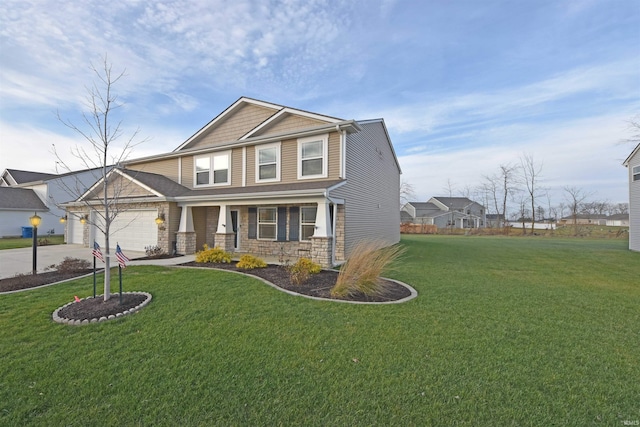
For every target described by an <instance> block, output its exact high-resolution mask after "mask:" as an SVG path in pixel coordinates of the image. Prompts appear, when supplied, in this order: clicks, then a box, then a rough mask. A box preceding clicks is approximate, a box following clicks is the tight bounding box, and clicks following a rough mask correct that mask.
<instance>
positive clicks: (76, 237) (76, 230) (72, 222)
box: [67, 212, 84, 245]
mask: <svg viewBox="0 0 640 427" xmlns="http://www.w3.org/2000/svg"><path fill="white" fill-rule="evenodd" d="M80 215H81V214H80V213H79V212H75V213H74V212H70V213H69V215H67V217H68V218H67V243H69V244H72V245H82V244H83V243H84V242H83V239H82V237H83V233H82V231H83V229H84V224H82V223H81V222H80V218H79V217H80Z"/></svg>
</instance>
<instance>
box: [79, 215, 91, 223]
mask: <svg viewBox="0 0 640 427" xmlns="http://www.w3.org/2000/svg"><path fill="white" fill-rule="evenodd" d="M88 220H89V215H82V216H81V217H80V224H86V223H87V221H88Z"/></svg>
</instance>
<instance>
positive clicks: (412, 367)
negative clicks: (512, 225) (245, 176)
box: [0, 236, 640, 426]
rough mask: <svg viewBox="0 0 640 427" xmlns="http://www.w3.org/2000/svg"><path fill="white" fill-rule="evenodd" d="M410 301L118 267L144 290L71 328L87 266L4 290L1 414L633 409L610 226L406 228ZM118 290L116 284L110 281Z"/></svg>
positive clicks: (480, 414) (30, 418) (179, 418)
mask: <svg viewBox="0 0 640 427" xmlns="http://www.w3.org/2000/svg"><path fill="white" fill-rule="evenodd" d="M403 243H404V244H405V245H406V247H407V252H406V254H405V257H404V259H403V261H402V262H401V266H400V267H401V268H400V269H399V270H398V271H397V272H396V273H394V277H395V278H397V279H399V280H403V281H405V282H407V283H410V284H411V285H413V286H414V287H415V288H416V289H417V290H418V292H419V296H418V298H417V299H414V300H412V301H410V302H408V303H404V304H399V305H387V306H371V305H368V306H363V305H349V304H341V303H331V302H322V301H313V300H308V299H305V298H300V297H293V296H290V295H287V294H285V293H282V292H279V291H277V290H275V289H272V288H270V287H268V286H266V285H264V284H263V283H261V282H259V281H257V280H254V279H249V278H245V277H243V276H239V275H234V274H232V273H228V272H216V271H203V270H191V269H188V270H187V269H168V268H162V267H132V268H127V269H126V270H125V277H124V288H125V291H132V290H144V291H148V292H151V293H152V294H153V301H152V302H151V304H149V305H148V306H147V307H145V308H144V309H143V310H142V311H141V312H139V313H138V314H135V315H132V316H128V317H126V318H124V319H121V320H118V321H112V322H107V323H104V324H96V325H90V326H84V327H69V326H65V325H59V324H55V323H53V322H52V321H51V313H52V312H53V311H54V310H55V309H56V308H57V307H59V306H61V305H63V304H65V303H67V302H69V301H71V300H72V299H73V296H74V295H78V296H80V297H84V296H88V295H90V294H91V286H92V285H91V280H90V279H83V280H78V281H74V282H70V283H65V284H60V285H56V286H53V287H48V288H43V289H39V290H34V291H29V292H24V293H19V294H12V295H4V296H0V361H1V362H0V425H42V426H52V425H68V426H93V425H95V426H98V425H100V426H101V425H305V426H314V425H317V426H323V425H335V426H342V425H344V426H354V425H365V426H369V425H402V426H411V425H415V426H423V425H435V426H442V425H456V426H479V425H480V426H485V425H486V426H489V425H491V426H510V425H517V426H541V425H545V426H546V425H575V426H583V425H603V426H604V425H606V426H610V425H623V422H624V421H632V422H635V420H640V403H639V402H640V368H639V367H640V335H639V333H640V332H639V331H640V308H639V307H640V281H639V280H638V278H639V277H640V254H638V253H632V252H629V251H628V250H626V242H623V241H618V240H587V239H566V240H563V239H535V238H500V237H473V236H471V237H465V236H407V237H404V238H403ZM112 289H117V283H116V282H115V281H114V284H113V286H112Z"/></svg>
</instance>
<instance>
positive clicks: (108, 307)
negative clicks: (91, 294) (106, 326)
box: [58, 293, 147, 320]
mask: <svg viewBox="0 0 640 427" xmlns="http://www.w3.org/2000/svg"><path fill="white" fill-rule="evenodd" d="M145 299H147V297H146V296H145V295H143V294H135V293H123V294H122V304H120V294H111V298H109V300H108V301H105V300H104V298H103V297H102V296H99V297H96V298H87V299H83V300H81V301H79V302H75V303H73V304H71V305H68V306H66V307H65V308H63V309H62V310H60V311H59V312H58V316H60V317H62V318H65V319H74V320H85V319H87V320H91V319H94V318H95V319H99V318H100V317H103V316H104V317H108V316H109V315H115V314H117V313H122V312H124V311H126V310H130V309H132V308H134V307H137V306H139V305H140V304H142V303H143V302H144V300H145Z"/></svg>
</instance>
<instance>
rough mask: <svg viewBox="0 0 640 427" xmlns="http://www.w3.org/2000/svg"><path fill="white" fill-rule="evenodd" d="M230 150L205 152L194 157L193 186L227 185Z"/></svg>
mask: <svg viewBox="0 0 640 427" xmlns="http://www.w3.org/2000/svg"><path fill="white" fill-rule="evenodd" d="M230 159H231V152H230V151H223V152H219V153H212V154H207V155H205V156H198V157H196V158H195V162H194V163H195V175H196V176H195V186H196V187H199V186H208V185H229V184H231V181H230V177H231V174H230V173H229V169H230V163H231V162H230Z"/></svg>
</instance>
